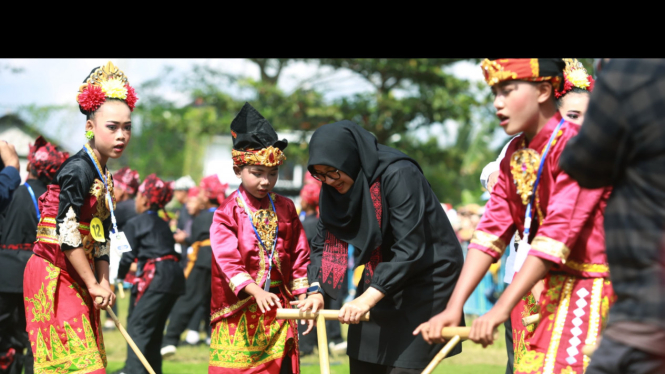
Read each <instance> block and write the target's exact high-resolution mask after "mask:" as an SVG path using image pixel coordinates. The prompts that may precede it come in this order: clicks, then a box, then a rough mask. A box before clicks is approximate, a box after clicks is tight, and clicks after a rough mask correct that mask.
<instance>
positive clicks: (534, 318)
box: [522, 314, 540, 327]
mask: <svg viewBox="0 0 665 374" xmlns="http://www.w3.org/2000/svg"><path fill="white" fill-rule="evenodd" d="M539 321H540V314H532V315H530V316H526V317H524V318H522V325H524V327H527V326H531V325H533V324H536V323H538V322H539Z"/></svg>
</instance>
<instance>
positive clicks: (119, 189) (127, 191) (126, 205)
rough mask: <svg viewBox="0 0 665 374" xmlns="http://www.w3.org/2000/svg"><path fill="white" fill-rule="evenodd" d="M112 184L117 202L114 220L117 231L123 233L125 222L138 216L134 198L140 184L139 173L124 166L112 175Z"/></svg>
mask: <svg viewBox="0 0 665 374" xmlns="http://www.w3.org/2000/svg"><path fill="white" fill-rule="evenodd" d="M113 183H115V185H114V192H115V198H116V201H117V203H116V207H115V218H116V220H117V221H118V230H119V231H123V228H124V227H125V224H126V223H127V221H129V220H130V219H132V218H133V217H135V216H137V215H138V213H137V212H136V202H135V201H134V198H135V196H136V191H137V190H138V188H139V185H140V184H141V179H140V178H139V172H138V171H136V170H132V169H130V168H129V167H127V166H125V167H123V168H122V169H120V170H118V171H116V172H115V174H113Z"/></svg>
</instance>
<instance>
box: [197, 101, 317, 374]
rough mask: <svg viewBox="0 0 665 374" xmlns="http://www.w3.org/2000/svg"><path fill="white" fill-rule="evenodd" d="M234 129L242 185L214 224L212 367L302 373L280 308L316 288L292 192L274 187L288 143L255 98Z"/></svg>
mask: <svg viewBox="0 0 665 374" xmlns="http://www.w3.org/2000/svg"><path fill="white" fill-rule="evenodd" d="M231 135H232V136H233V163H234V167H233V168H234V171H235V173H236V175H237V176H238V177H239V178H240V179H241V180H242V184H241V185H240V188H238V190H237V191H235V192H233V193H231V194H230V195H229V198H228V199H226V201H224V202H223V203H222V205H221V206H220V207H219V209H217V211H216V212H215V216H214V218H213V224H212V226H211V228H210V241H211V243H212V251H213V266H212V302H211V314H212V315H211V317H210V319H211V324H212V338H211V343H210V367H209V369H208V372H209V373H273V374H286V373H289V374H291V373H293V374H297V373H299V372H300V370H299V365H298V342H297V335H298V330H297V327H296V322H295V321H293V320H277V319H275V311H276V309H277V308H280V307H282V308H287V307H289V302H291V301H292V300H293V299H294V298H295V297H298V298H299V299H304V297H305V293H306V291H307V288H308V287H309V284H308V281H307V266H308V265H309V245H308V244H307V238H306V236H305V231H304V230H303V228H302V224H301V223H300V219H299V218H298V213H297V212H296V208H295V206H294V204H293V202H292V201H291V200H290V199H288V198H285V197H283V196H280V195H277V194H275V193H272V192H271V190H272V188H273V187H274V186H275V183H276V182H277V174H278V167H279V165H281V164H282V163H283V162H284V160H285V159H286V157H285V156H284V154H283V152H282V151H283V150H284V148H286V145H287V142H286V140H278V139H277V134H276V133H275V130H273V128H272V126H271V125H270V123H269V122H268V121H267V120H266V119H265V118H263V116H261V114H260V113H259V112H258V111H256V109H254V108H253V107H252V106H251V105H249V104H248V103H247V104H245V106H244V107H243V108H242V110H241V111H240V113H238V115H237V116H236V118H235V119H234V120H233V122H232V123H231ZM316 307H317V308H320V305H317V306H316ZM310 322H311V321H310ZM310 326H311V324H310Z"/></svg>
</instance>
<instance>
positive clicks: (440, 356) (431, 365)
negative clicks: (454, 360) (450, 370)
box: [422, 335, 461, 374]
mask: <svg viewBox="0 0 665 374" xmlns="http://www.w3.org/2000/svg"><path fill="white" fill-rule="evenodd" d="M460 340H461V339H460V337H459V335H455V336H453V338H452V339H450V340H449V341H448V343H446V345H444V346H443V348H442V349H441V351H439V353H437V354H436V356H434V358H433V359H432V361H431V362H430V363H429V365H427V367H426V368H425V370H423V373H422V374H431V373H432V372H433V371H434V369H436V367H437V365H439V363H440V362H441V360H443V359H444V358H446V356H447V355H448V353H450V351H451V350H452V349H453V348H455V346H456V345H457V343H459V342H460Z"/></svg>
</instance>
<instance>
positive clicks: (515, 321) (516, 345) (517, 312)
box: [510, 292, 538, 366]
mask: <svg viewBox="0 0 665 374" xmlns="http://www.w3.org/2000/svg"><path fill="white" fill-rule="evenodd" d="M537 313H538V303H537V302H536V298H534V297H533V295H532V294H531V292H529V293H528V294H527V295H526V296H524V297H523V298H522V299H521V300H520V301H519V303H517V305H515V308H513V311H512V312H511V313H510V323H511V325H512V327H513V349H514V352H515V366H517V365H519V364H521V361H522V359H523V357H524V354H525V353H526V352H527V351H528V350H529V341H530V340H531V337H532V336H533V332H534V331H535V330H536V325H530V326H526V327H525V326H524V325H523V324H522V318H524V317H528V316H530V315H533V314H537Z"/></svg>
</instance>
